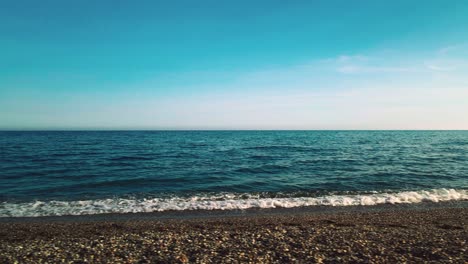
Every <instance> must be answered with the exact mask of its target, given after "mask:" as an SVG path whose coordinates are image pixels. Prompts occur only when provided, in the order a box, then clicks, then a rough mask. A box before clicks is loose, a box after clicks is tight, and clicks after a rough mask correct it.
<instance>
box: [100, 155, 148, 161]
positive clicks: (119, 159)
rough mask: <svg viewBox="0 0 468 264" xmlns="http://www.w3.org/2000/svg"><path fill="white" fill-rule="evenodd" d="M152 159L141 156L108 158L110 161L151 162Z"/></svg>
mask: <svg viewBox="0 0 468 264" xmlns="http://www.w3.org/2000/svg"><path fill="white" fill-rule="evenodd" d="M152 159H153V158H151V157H143V156H120V157H114V158H110V159H109V160H112V161H133V160H152Z"/></svg>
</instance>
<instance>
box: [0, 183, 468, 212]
mask: <svg viewBox="0 0 468 264" xmlns="http://www.w3.org/2000/svg"><path fill="white" fill-rule="evenodd" d="M462 200H468V190H465V189H459V190H456V189H432V190H423V191H404V192H396V193H373V194H354V195H325V196H319V197H280V198H264V197H260V196H258V195H252V194H230V193H225V194H219V195H211V196H202V195H201V196H192V197H188V198H181V197H172V198H141V199H128V198H113V199H98V200H83V201H34V202H25V203H10V202H3V203H1V204H0V217H39V216H62V215H91V214H105V213H141V212H164V211H171V210H173V211H183V210H243V209H250V208H292V207H303V206H353V205H360V206H370V205H378V204H412V203H421V202H444V201H462Z"/></svg>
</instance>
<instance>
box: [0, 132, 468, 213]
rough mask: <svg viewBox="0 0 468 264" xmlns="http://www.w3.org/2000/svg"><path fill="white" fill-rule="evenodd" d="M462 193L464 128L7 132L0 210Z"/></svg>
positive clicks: (1, 146)
mask: <svg viewBox="0 0 468 264" xmlns="http://www.w3.org/2000/svg"><path fill="white" fill-rule="evenodd" d="M467 189H468V131H86V132H84V131H80V132H78V131H50V132H46V131H43V132H32V131H30V132H12V131H9V132H8V131H5V132H0V202H1V204H0V216H35V215H49V214H50V215H54V214H55V215H60V214H90V213H104V212H129V211H152V210H153V211H154V210H159V211H161V210H165V209H167V210H177V209H180V208H182V209H231V208H234V209H236V208H237V207H236V205H234V204H239V203H243V204H244V207H245V208H249V206H250V205H252V204H253V206H251V207H262V205H263V204H264V203H263V202H270V207H282V206H285V207H291V206H295V204H294V202H297V201H298V199H302V200H300V201H304V199H306V198H311V199H312V198H313V199H316V198H317V197H328V198H326V199H331V198H330V197H339V198H340V199H342V200H343V199H344V198H349V197H351V198H350V199H354V198H356V197H359V199H361V200H362V199H364V198H362V197H370V198H372V199H374V198H375V197H374V196H376V195H377V196H378V195H381V194H385V195H387V196H388V197H387V196H385V197H384V198H385V199H387V200H385V201H390V200H391V199H393V198H392V197H395V195H396V196H398V195H400V194H401V193H404V194H408V193H410V194H414V193H416V194H414V195H416V196H417V195H423V196H424V195H425V196H424V197H423V198H421V199H419V200H421V201H422V200H424V199H426V200H427V199H432V198H427V197H433V196H437V197H439V196H440V195H442V196H443V194H440V193H441V192H442V193H445V196H447V195H448V196H447V197H449V198H447V197H445V198H444V199H448V200H450V199H455V200H457V199H461V200H463V199H466V197H468V196H467V195H468V194H467ZM447 193H450V195H449V194H447ZM392 194H394V195H393V196H392ZM372 195H374V196H372ZM438 195H439V196H438ZM453 195H455V196H453ZM457 195H459V196H457ZM400 196H401V195H400ZM343 197H344V198H343ZM389 197H390V198H389ZM398 197H399V196H398ZM405 197H406V198H405ZM454 197H455V198H454ZM410 198H411V197H410ZM413 198H414V197H413ZM439 198H440V197H439ZM439 198H437V199H439ZM252 199H253V200H254V201H252ZM262 199H263V200H262ZM265 199H266V200H265ZM274 199H277V200H274ZM284 199H286V200H284ZM287 199H289V200H287ZM389 199H390V200H389ZM398 199H400V200H401V199H403V200H404V199H409V198H407V196H404V197H403V198H401V197H399V198H398ZM415 199H416V198H415ZM437 199H436V200H437ZM361 200H360V201H361ZM417 200H418V199H416V200H414V201H417ZM148 201H151V206H150V207H148V206H146V207H144V208H145V209H141V208H143V205H142V204H145V205H147V203H148ZM233 201H234V202H233ZM246 201H247V202H246ZM307 201H309V202H310V199H309V200H307ZM314 201H315V200H314ZM321 201H322V204H323V201H324V200H323V199H322V200H321ZM327 201H328V200H327ZM353 201H354V200H353ZM385 201H384V202H385ZM411 201H412V200H408V201H407V202H411ZM171 202H172V204H171ZM188 202H190V204H189V205H187V203H188ZM229 202H231V203H229ZM284 202H288V204H286V205H285V203H284ZM403 202H404V201H403ZM184 203H185V204H184ZM271 203H272V204H271ZM291 203H292V204H291ZM325 203H326V202H325ZM343 203H344V204H343ZM354 203H356V201H354ZM359 203H361V204H363V203H364V202H362V201H361V202H359ZM163 204H164V205H165V207H161V206H162V205H163ZM207 204H208V205H207ZM226 204H228V205H226ZM297 205H298V206H302V205H310V204H309V203H298V204H297ZM339 205H346V202H342V204H339ZM73 206H74V207H73ZM96 206H97V207H99V208H100V209H99V208H98V209H99V210H98V209H96V208H97V207H96ZM132 206H133V209H132V208H131V207H132ZM184 206H185V207H184ZM210 206H211V207H210ZM223 206H224V207H223ZM61 207H73V211H67V210H65V209H64V210H65V211H63V210H62V209H63V208H62V209H61ZM218 207H219V208H218ZM221 207H223V208H221ZM244 207H242V206H241V207H239V208H244ZM136 208H140V209H141V210H140V209H136ZM161 208H163V209H161ZM38 212H40V213H38Z"/></svg>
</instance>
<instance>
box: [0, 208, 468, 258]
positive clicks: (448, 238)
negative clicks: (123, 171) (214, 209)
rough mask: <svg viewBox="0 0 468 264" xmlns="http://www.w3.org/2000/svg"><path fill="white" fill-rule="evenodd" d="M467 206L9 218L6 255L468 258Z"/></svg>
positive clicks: (1, 235) (1, 234)
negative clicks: (211, 215) (158, 216)
mask: <svg viewBox="0 0 468 264" xmlns="http://www.w3.org/2000/svg"><path fill="white" fill-rule="evenodd" d="M467 219H468V209H467V208H466V207H464V208H463V207H462V208H430V209H414V210H399V209H395V210H383V211H368V212H366V211H364V212H363V211H353V210H349V211H346V212H334V213H326V212H322V213H310V212H305V213H286V214H276V215H262V214H257V215H248V216H231V217H214V218H200V217H193V218H185V219H147V218H144V219H141V220H135V219H132V220H115V219H114V220H109V221H108V220H104V221H101V220H99V221H73V220H72V221H57V220H54V221H47V220H45V221H44V220H42V221H2V222H1V223H0V262H1V263H404V262H409V263H422V262H426V263H466V262H467V261H468V255H467V252H466V250H467V248H468V247H467V244H466V241H467V239H468V230H467V228H468V226H467V222H468V221H467Z"/></svg>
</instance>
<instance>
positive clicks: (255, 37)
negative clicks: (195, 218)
mask: <svg viewBox="0 0 468 264" xmlns="http://www.w3.org/2000/svg"><path fill="white" fill-rule="evenodd" d="M466 14H468V2H466V1H448V2H442V1H411V2H408V1H392V2H388V1H353V2H348V1H313V2H310V1H293V2H284V1H255V2H250V1H249V2H248V1H236V2H232V3H225V2H218V1H197V2H186V1H174V2H170V3H162V2H155V1H140V2H138V3H130V2H118V3H117V2H114V1H108V0H105V1H99V2H95V1H79V2H63V1H45V2H35V1H4V2H2V3H1V4H0V31H1V32H2V34H0V58H1V59H0V130H467V129H468V118H467V117H466V116H467V114H468V75H467V74H466V73H467V72H468V29H467V27H466V25H468V16H466Z"/></svg>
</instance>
